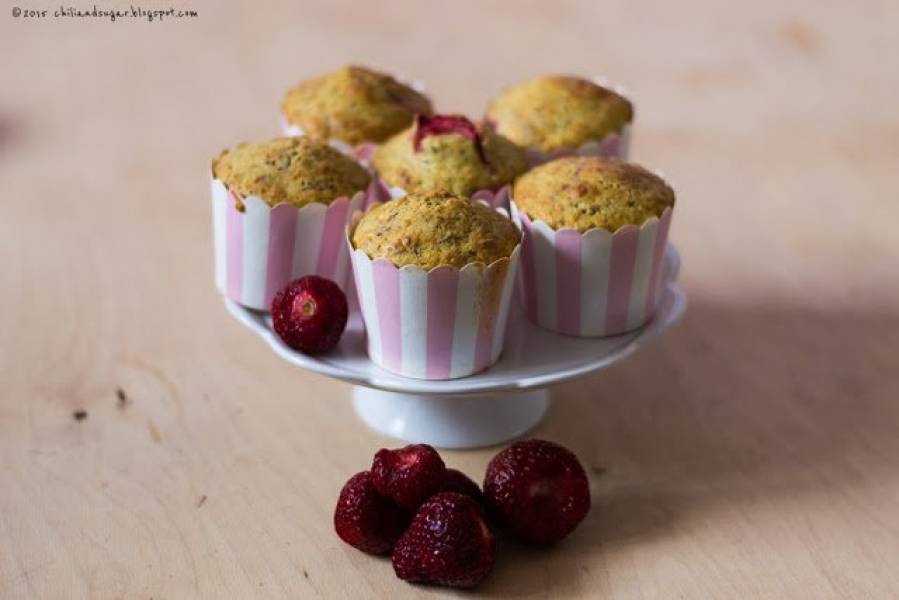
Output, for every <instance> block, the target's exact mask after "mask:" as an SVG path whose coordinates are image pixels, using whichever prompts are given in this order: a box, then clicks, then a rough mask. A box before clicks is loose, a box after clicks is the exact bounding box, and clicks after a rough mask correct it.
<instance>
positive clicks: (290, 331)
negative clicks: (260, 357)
mask: <svg viewBox="0 0 899 600" xmlns="http://www.w3.org/2000/svg"><path fill="white" fill-rule="evenodd" d="M348 316H349V310H348V307H347V302H346V295H345V294H344V293H343V291H342V290H341V289H340V287H339V286H338V285H337V284H336V283H334V282H333V281H331V280H330V279H325V278H324V277H319V276H318V275H307V276H306V277H301V278H300V279H297V280H295V281H292V282H291V283H290V284H288V285H287V287H285V288H284V289H283V290H281V291H280V292H278V293H277V294H275V297H274V298H273V299H272V326H273V327H274V329H275V333H277V334H278V336H279V337H280V338H281V339H282V340H283V341H284V343H285V344H287V345H288V346H290V347H291V348H293V349H294V350H299V351H300V352H305V353H306V354H321V353H322V352H327V351H328V350H330V349H332V348H333V347H334V346H336V345H337V342H338V341H340V336H341V335H343V330H344V329H345V328H346V322H347V318H348Z"/></svg>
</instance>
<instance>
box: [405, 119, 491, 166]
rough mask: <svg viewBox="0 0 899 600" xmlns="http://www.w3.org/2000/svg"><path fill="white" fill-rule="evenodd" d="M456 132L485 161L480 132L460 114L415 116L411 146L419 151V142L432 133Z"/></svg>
mask: <svg viewBox="0 0 899 600" xmlns="http://www.w3.org/2000/svg"><path fill="white" fill-rule="evenodd" d="M448 133H456V134H458V135H461V136H462V137H464V138H466V139H469V140H471V143H472V144H474V147H475V150H477V153H478V156H479V157H480V158H481V161H483V162H485V163H486V162H487V157H486V156H485V155H484V146H483V144H482V143H481V134H480V133H479V132H478V128H477V126H476V125H475V124H474V123H472V122H471V121H470V120H469V119H468V118H467V117H464V116H462V115H434V116H432V117H429V116H428V115H417V116H416V117H415V133H414V134H413V136H412V147H413V149H414V150H415V151H416V152H421V142H422V140H424V139H425V138H426V137H429V136H432V135H445V134H448Z"/></svg>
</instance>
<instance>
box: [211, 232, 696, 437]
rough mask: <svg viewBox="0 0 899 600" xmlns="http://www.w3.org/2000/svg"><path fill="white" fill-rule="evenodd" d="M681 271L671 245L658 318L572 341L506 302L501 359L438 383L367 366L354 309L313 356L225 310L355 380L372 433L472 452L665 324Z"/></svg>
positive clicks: (296, 356) (300, 359)
mask: <svg viewBox="0 0 899 600" xmlns="http://www.w3.org/2000/svg"><path fill="white" fill-rule="evenodd" d="M679 267H680V258H679V255H678V253H677V251H676V249H675V248H674V246H673V245H671V244H669V245H668V248H667V252H666V255H665V268H664V272H663V275H662V286H661V287H662V294H661V297H660V298H659V303H658V308H657V310H656V313H655V316H654V317H653V319H652V320H651V321H650V322H649V323H647V324H646V325H644V326H643V327H641V328H639V329H637V330H634V331H631V332H629V333H626V334H623V335H618V336H614V337H606V338H575V337H568V336H564V335H559V334H556V333H553V332H551V331H547V330H544V329H541V328H539V327H537V326H536V325H533V324H532V323H530V322H529V321H528V319H527V317H526V316H525V314H524V312H523V311H522V310H521V308H520V307H519V306H518V304H517V303H513V306H512V310H511V315H510V317H509V324H508V329H507V332H506V344H505V347H504V350H503V354H502V356H501V357H500V359H499V362H497V363H496V364H495V365H493V366H492V367H490V368H488V369H487V370H485V371H483V372H481V373H477V374H475V375H472V376H470V377H464V378H461V379H450V380H443V381H432V380H424V379H411V378H407V377H401V376H399V375H394V374H392V373H389V372H387V371H385V370H383V369H381V368H379V367H378V366H376V365H375V364H373V363H372V362H371V360H370V359H369V358H368V354H367V352H366V347H365V343H366V340H365V329H364V326H363V323H362V319H361V317H360V315H359V312H358V308H357V307H353V310H352V311H351V314H350V317H349V322H348V323H347V328H346V331H345V332H344V334H343V337H342V338H341V340H340V343H339V344H338V345H337V347H336V348H335V349H334V350H332V351H330V352H328V353H326V354H322V355H316V356H310V355H307V354H303V353H301V352H298V351H296V350H293V349H291V348H290V347H288V346H287V345H285V344H284V342H283V341H282V340H281V339H280V338H279V337H278V336H277V335H276V334H275V332H274V330H273V329H272V320H271V316H270V315H269V314H267V313H263V312H259V311H254V310H251V309H248V308H245V307H243V306H240V305H239V304H237V303H235V302H233V301H232V300H230V299H228V298H227V297H226V298H225V306H226V307H227V309H228V311H229V312H230V314H231V315H232V316H234V317H235V318H236V319H237V320H238V321H240V322H241V323H243V324H244V325H245V326H247V327H248V328H250V329H251V330H252V331H254V332H256V333H257V334H258V335H259V336H260V337H262V339H263V340H265V341H266V342H267V343H268V345H269V346H271V348H272V350H274V351H275V353H276V354H277V355H279V356H280V357H282V358H283V359H285V360H287V361H288V362H290V363H292V364H294V365H296V366H298V367H301V368H304V369H307V370H309V371H313V372H316V373H320V374H322V375H327V376H329V377H333V378H335V379H339V380H341V381H346V382H348V383H351V384H353V386H354V387H353V404H354V407H355V409H356V413H357V414H358V415H359V417H360V418H361V419H362V420H363V421H364V422H365V423H366V424H368V425H369V426H370V427H372V428H373V429H375V430H377V431H379V432H381V433H384V434H386V435H389V436H391V437H395V438H399V439H402V440H407V441H410V442H417V443H427V444H430V445H432V446H436V447H439V448H476V447H481V446H491V445H494V444H499V443H501V442H504V441H506V440H509V439H512V438H515V437H518V436H520V435H522V434H523V433H525V432H526V431H528V430H529V429H530V428H532V427H534V426H535V425H536V424H537V423H539V422H540V420H541V419H542V418H543V416H544V415H545V414H546V410H547V408H548V407H549V391H548V387H549V386H551V385H553V384H555V383H559V382H562V381H567V380H570V379H575V378H577V377H583V376H585V375H588V374H590V373H593V372H594V371H599V370H601V369H604V368H606V367H608V366H610V365H612V364H614V363H616V362H618V361H620V360H622V359H624V358H626V357H627V356H629V355H630V354H632V353H633V352H634V351H636V350H637V349H638V348H640V347H641V346H642V345H644V344H645V343H647V342H648V341H649V340H651V339H652V338H654V337H655V336H657V335H659V334H661V333H663V332H664V331H666V330H667V329H668V328H669V327H671V326H672V325H673V324H674V323H675V322H676V321H677V320H678V319H679V318H680V317H681V316H682V315H683V313H684V310H685V309H686V305H687V300H686V296H685V294H684V292H683V290H682V289H681V288H680V287H679V286H678V285H677V274H678V270H679Z"/></svg>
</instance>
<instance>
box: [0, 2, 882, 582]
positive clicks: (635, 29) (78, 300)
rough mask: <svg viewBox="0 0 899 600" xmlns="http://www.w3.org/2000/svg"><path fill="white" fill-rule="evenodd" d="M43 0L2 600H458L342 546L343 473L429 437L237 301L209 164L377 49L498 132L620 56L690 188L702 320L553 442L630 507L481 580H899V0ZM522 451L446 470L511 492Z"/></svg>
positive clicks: (4, 246) (24, 123)
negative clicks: (270, 337)
mask: <svg viewBox="0 0 899 600" xmlns="http://www.w3.org/2000/svg"><path fill="white" fill-rule="evenodd" d="M17 1H19V0H17ZM20 1H21V6H22V7H23V8H27V7H26V6H25V0H20ZM29 1H31V0H29ZM31 4H32V5H33V6H32V8H41V7H43V8H48V9H50V12H51V16H49V17H47V18H43V19H28V20H25V19H23V18H21V17H20V18H13V17H12V16H11V15H10V10H9V8H10V7H9V6H7V8H6V9H5V10H6V14H5V15H3V16H0V23H2V25H0V27H2V30H0V31H2V35H0V48H2V52H3V56H4V64H6V67H5V68H4V69H3V84H2V86H0V88H2V91H0V182H2V192H3V201H2V203H0V251H2V256H3V266H2V268H0V335H2V342H0V391H2V394H0V597H2V598H19V597H23V598H25V597H33V598H80V597H91V598H151V597H152V598H157V599H158V598H189V597H203V598H247V597H253V596H260V597H292V598H300V597H302V598H309V597H326V598H341V597H348V598H349V597H352V598H362V597H364V598H369V597H371V598H400V597H434V596H439V595H442V594H445V593H446V592H445V591H444V590H440V589H436V588H424V587H414V586H410V585H407V584H405V583H403V582H401V581H399V580H397V579H396V578H395V577H394V575H393V573H392V569H391V567H390V563H389V561H387V560H379V559H374V558H371V557H369V556H366V555H363V554H361V553H359V552H356V551H355V550H353V549H352V548H349V547H348V546H346V545H344V544H342V543H341V542H340V540H339V539H338V538H337V537H336V536H335V535H334V533H333V531H332V525H331V514H332V510H333V506H334V502H335V498H336V495H337V492H338V490H339V489H340V486H341V485H342V484H343V482H344V481H345V480H346V478H348V477H349V476H350V475H351V474H352V473H354V472H356V471H358V470H360V469H362V468H364V467H365V466H366V465H367V464H368V463H369V461H370V458H371V455H372V453H373V452H374V451H375V450H376V449H377V448H379V447H382V446H385V445H386V446H390V445H395V444H396V442H394V441H392V440H390V439H387V438H383V437H380V436H378V435H376V434H374V433H372V432H371V431H368V430H366V429H365V428H364V427H363V426H362V425H360V423H359V421H357V419H356V418H355V416H354V414H353V412H352V408H351V406H350V402H349V394H350V388H349V386H347V385H345V384H342V383H337V382H335V381H331V380H329V379H326V378H323V377H320V376H317V375H313V374H309V373H304V372H302V371H300V370H299V369H296V368H294V367H291V366H289V365H288V364H286V363H285V362H283V361H281V360H279V359H277V358H276V357H275V356H274V354H273V353H272V352H271V351H270V350H269V349H268V348H267V347H266V346H265V345H264V344H263V343H262V342H261V341H260V340H258V339H257V338H256V337H255V336H254V335H253V334H251V333H249V332H248V331H247V330H245V329H244V328H243V327H241V326H240V325H238V324H237V323H236V322H235V321H233V320H232V319H231V318H230V317H229V316H228V315H227V314H226V312H225V309H224V307H223V305H222V302H221V299H220V297H219V296H218V294H217V293H216V291H215V289H214V288H213V284H212V251H211V226H210V215H209V198H208V193H209V192H208V181H207V165H208V162H209V159H210V158H211V157H212V156H213V155H214V154H215V153H217V152H218V151H219V150H220V149H221V148H223V147H225V146H228V145H231V144H234V143H236V142H240V141H244V140H247V139H251V138H264V137H267V136H271V135H273V134H274V133H275V132H276V121H277V110H278V106H279V102H280V99H281V95H282V93H283V92H284V91H285V89H286V88H287V87H288V86H290V85H291V84H293V83H294V82H296V81H297V80H299V79H302V78H304V77H307V76H310V75H312V74H315V73H318V72H320V71H323V70H328V69H331V68H334V67H337V66H339V65H342V64H344V63H347V62H350V61H357V62H364V63H367V64H370V65H372V66H376V67H380V68H385V69H389V70H391V71H394V72H400V73H404V74H405V75H407V76H409V77H414V78H421V79H425V80H427V82H428V86H429V89H430V90H431V91H432V93H433V95H434V97H435V98H436V100H437V104H438V107H439V108H440V109H441V110H444V111H464V112H467V113H470V114H474V115H477V114H478V113H479V112H480V111H481V110H482V108H483V106H484V104H485V103H486V101H487V100H488V99H489V98H490V97H491V96H492V95H493V94H495V93H496V92H497V91H498V90H499V89H501V88H502V87H503V86H505V85H507V84H510V83H513V82H516V81H518V80H521V79H523V78H525V77H528V76H531V75H534V74H537V73H544V72H555V71H567V72H573V73H583V74H588V75H590V74H596V73H604V74H606V75H607V76H609V77H611V78H612V79H614V80H617V81H620V82H622V83H623V84H624V85H625V86H626V87H627V88H628V89H629V90H630V91H631V93H632V95H633V96H634V98H635V99H636V101H637V107H638V116H637V124H638V125H637V128H636V137H635V142H634V146H633V156H634V157H635V159H637V160H639V161H641V162H644V163H645V164H647V165H650V166H652V167H654V168H657V169H660V170H662V171H664V172H665V173H666V174H667V175H668V176H669V178H670V179H671V180H672V182H673V184H674V186H675V187H676V189H677V192H678V195H679V202H680V204H679V209H678V213H677V216H676V218H675V224H674V227H673V234H672V235H673V239H674V240H675V241H676V243H677V244H678V245H679V247H680V248H681V250H682V254H683V258H684V270H683V275H682V281H683V285H684V287H685V289H686V290H687V292H688V294H689V297H690V306H689V308H688V312H687V315H686V317H685V319H684V321H683V322H682V323H681V324H680V325H678V326H677V327H676V328H675V329H674V330H673V331H671V332H670V334H668V335H667V336H665V337H664V338H663V339H661V340H658V341H657V342H655V343H654V344H653V345H652V346H651V347H648V348H646V349H645V350H643V351H641V352H640V353H638V354H637V355H636V356H634V357H632V358H631V359H629V360H628V361H626V362H625V363H624V364H621V365H619V366H615V367H614V368H611V369H609V370H608V371H605V372H602V373H600V374H597V375H595V376H592V377H588V378H586V379H583V380H580V381H576V382H573V383H569V384H565V385H560V386H558V387H557V388H555V389H554V390H553V398H554V404H553V407H552V409H551V412H550V413H549V415H548V417H547V419H546V420H545V422H544V423H543V424H541V425H540V426H539V427H538V428H537V429H536V430H535V431H534V435H536V436H539V437H544V438H549V439H553V440H557V441H559V442H562V443H564V444H566V445H568V446H570V447H571V448H572V449H574V450H575V451H576V452H577V453H578V454H579V455H580V457H581V458H582V460H583V461H584V463H585V464H586V465H588V466H589V470H590V476H591V485H592V490H593V496H594V508H593V510H592V512H591V513H590V515H589V516H588V518H587V520H586V521H585V523H584V524H583V525H582V527H581V528H580V529H579V530H577V532H576V533H575V534H574V535H572V536H571V537H570V538H569V539H568V540H567V541H565V542H564V543H563V544H561V545H560V546H558V547H557V548H554V549H553V550H551V551H547V552H534V551H525V550H522V549H517V548H514V547H503V548H501V556H500V560H499V563H498V565H497V568H496V570H495V572H494V574H493V575H492V577H491V578H490V579H489V580H488V582H487V583H486V584H485V585H484V586H483V587H482V588H480V590H479V591H478V594H479V595H484V596H489V597H543V598H574V597H582V598H586V597H593V598H600V597H601V598H622V599H623V598H896V597H899V235H897V234H896V222H897V217H899V209H897V202H899V185H897V175H896V169H897V165H899V110H897V99H899V68H897V56H899V34H897V32H899V4H897V3H896V2H895V1H894V0H883V1H881V2H874V1H872V2H843V3H839V4H840V5H841V6H836V7H830V8H826V9H825V8H824V3H820V2H816V1H814V0H808V1H807V2H792V1H786V2H775V1H772V0H765V1H761V2H731V3H724V2H715V1H713V0H705V1H692V0H691V1H685V2H658V3H655V4H654V5H651V4H650V3H632V2H628V1H626V0H618V1H614V2H592V3H591V2H583V3H575V2H549V1H546V2H531V1H527V2H511V1H510V2H499V1H493V2H470V3H458V2H457V3H453V4H452V5H453V6H454V7H455V8H454V9H453V10H451V11H449V10H446V11H444V10H440V9H438V8H437V6H438V5H437V4H436V3H434V4H433V5H426V4H427V3H419V2H411V1H410V2H389V3H379V2H367V3H342V2H327V3H325V2H322V3H316V4H312V3H304V4H302V5H301V6H300V7H299V8H296V7H293V6H294V5H293V4H291V3H287V2H285V3H283V4H273V3H272V4H270V3H258V4H256V5H255V6H254V7H253V8H250V3H246V5H244V7H243V8H241V7H240V6H238V5H237V4H236V3H233V4H232V3H227V4H226V3H218V2H208V3H206V2H201V1H200V0H194V3H193V4H186V3H181V2H176V3H174V4H175V6H178V7H181V8H192V9H194V10H197V11H198V12H199V17H198V18H196V19H181V20H174V19H168V20H166V21H164V22H162V23H158V22H156V23H147V22H143V21H139V20H138V21H135V20H125V19H120V20H119V21H118V22H116V23H112V22H108V21H106V20H103V19H86V20H85V19H77V18H76V19H54V18H52V11H53V10H54V8H55V7H54V6H52V3H50V2H38V1H37V0H35V1H34V2H31ZM81 4H85V5H86V6H84V7H82V8H88V9H89V8H91V6H90V5H89V4H88V3H81ZM106 4H107V5H113V6H114V5H115V4H113V3H111V2H107V3H106ZM119 4H122V3H119ZM165 4H166V6H167V5H168V2H166V3H165ZM449 4H450V3H446V5H449ZM73 5H74V6H80V4H73ZM143 6H144V7H147V8H152V7H155V6H159V4H157V3H155V2H145V3H144V4H143ZM77 411H84V418H83V419H81V420H78V419H76V418H75V414H76V412H77ZM495 451H496V450H495V449H485V450H479V451H469V452H445V453H444V457H445V458H446V460H447V462H448V463H450V464H452V465H455V466H458V467H459V468H461V469H462V470H464V471H465V472H467V473H468V474H470V475H471V476H473V477H475V478H476V479H479V478H480V477H481V476H482V474H483V469H484V467H485V465H486V463H487V461H488V460H489V458H490V457H491V456H492V455H493V453H494V452H495Z"/></svg>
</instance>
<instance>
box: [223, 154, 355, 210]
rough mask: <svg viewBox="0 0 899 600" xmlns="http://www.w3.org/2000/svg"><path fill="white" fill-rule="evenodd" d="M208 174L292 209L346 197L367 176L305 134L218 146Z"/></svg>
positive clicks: (244, 193)
mask: <svg viewBox="0 0 899 600" xmlns="http://www.w3.org/2000/svg"><path fill="white" fill-rule="evenodd" d="M212 173H213V176H214V177H215V178H216V179H220V180H221V181H222V182H223V183H224V184H225V185H226V186H227V187H228V189H230V190H233V191H235V192H238V193H239V194H240V195H242V196H250V195H252V196H258V197H260V198H262V199H263V200H265V202H267V203H268V204H269V205H271V206H275V205H277V204H280V203H282V202H286V203H288V204H292V205H294V206H296V207H297V208H300V207H302V206H305V205H306V204H311V203H313V202H319V203H322V204H330V203H331V202H333V201H334V200H336V199H337V198H340V197H342V196H347V197H352V196H353V195H354V194H356V192H360V191H363V190H365V189H366V188H367V187H368V184H369V182H370V181H371V176H370V175H369V174H368V171H366V170H365V169H364V168H363V167H362V166H361V165H359V164H358V163H356V162H355V161H354V160H352V159H351V158H349V157H347V156H344V155H343V154H341V153H340V152H338V151H337V150H335V149H334V148H332V147H331V146H329V145H328V144H326V143H325V142H317V141H315V140H312V139H310V138H307V137H293V138H276V139H273V140H270V141H267V142H258V143H249V144H240V145H239V146H237V147H236V148H233V149H230V150H223V151H222V153H221V154H219V156H218V158H216V159H215V160H213V161H212Z"/></svg>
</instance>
